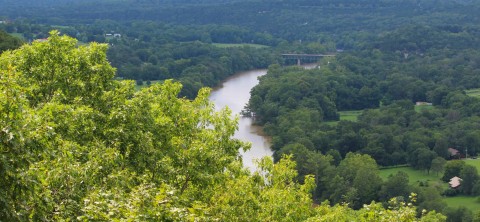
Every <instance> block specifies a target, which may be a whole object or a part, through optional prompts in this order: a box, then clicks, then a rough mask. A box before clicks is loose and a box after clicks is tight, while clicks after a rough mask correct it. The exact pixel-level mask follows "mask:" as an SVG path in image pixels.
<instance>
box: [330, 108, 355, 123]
mask: <svg viewBox="0 0 480 222" xmlns="http://www.w3.org/2000/svg"><path fill="white" fill-rule="evenodd" d="M362 112H363V110H350V111H338V114H339V115H340V120H347V121H353V122H356V121H357V119H358V116H359V115H360V114H362ZM326 123H327V124H328V125H330V126H336V125H337V123H338V121H329V122H326Z"/></svg>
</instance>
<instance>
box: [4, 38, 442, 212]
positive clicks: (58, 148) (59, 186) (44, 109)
mask: <svg viewBox="0 0 480 222" xmlns="http://www.w3.org/2000/svg"><path fill="white" fill-rule="evenodd" d="M76 45H77V41H76V40H75V39H72V38H69V37H66V36H59V35H58V33H57V32H52V33H51V37H50V38H49V40H48V41H47V42H34V43H33V44H32V45H25V46H23V47H21V48H20V49H18V50H15V51H11V52H6V53H4V54H2V55H1V56H0V83H1V84H0V90H1V92H2V93H1V94H0V126H1V128H0V177H1V178H2V180H0V188H1V190H0V220H1V221H193V220H195V221H211V220H219V221H251V220H255V221H301V220H308V221H332V220H337V221H338V220H348V221H415V220H419V219H417V218H416V213H415V208H414V207H412V206H409V205H405V204H393V205H392V208H389V209H384V208H383V207H382V206H381V205H380V204H375V203H373V204H371V205H366V206H364V208H362V209H360V210H358V211H354V210H352V209H350V208H348V206H342V205H336V206H334V207H331V206H329V205H328V204H327V203H324V204H321V205H320V206H316V207H314V204H313V202H312V198H311V191H312V189H313V188H314V178H313V177H310V176H308V177H306V179H305V181H304V183H303V184H300V183H298V182H296V180H295V178H296V177H297V172H296V171H295V163H294V162H293V161H292V160H291V156H285V158H284V159H282V160H281V161H280V162H279V163H277V164H274V163H273V161H272V160H271V159H269V158H267V159H263V160H261V161H260V162H259V167H260V169H261V171H260V172H256V173H254V174H251V173H250V172H249V171H248V170H246V169H243V168H242V164H241V158H240V156H239V152H238V150H239V149H241V148H243V149H248V144H246V143H243V142H240V141H238V140H236V139H232V138H231V137H232V135H233V133H234V131H235V129H236V128H237V125H236V123H237V120H236V119H231V117H230V115H231V112H230V111H229V110H228V109H224V110H222V111H220V112H215V111H214V108H213V105H212V103H211V102H209V101H208V90H207V89H202V90H201V91H200V92H199V94H198V97H197V98H196V99H195V100H186V99H182V98H178V93H179V92H180V90H181V85H180V84H178V83H174V82H172V81H166V82H165V83H164V84H156V85H153V86H151V87H149V88H144V89H142V90H141V91H139V92H135V89H134V83H133V82H131V81H122V82H120V81H115V80H113V77H114V73H115V70H114V69H113V68H112V67H111V66H110V64H109V63H108V61H107V60H106V49H107V48H106V45H102V44H90V45H88V46H80V47H77V46H76ZM421 220H422V221H442V220H445V218H444V217H443V216H442V215H440V214H436V213H435V212H430V213H428V214H425V215H423V217H422V218H421Z"/></svg>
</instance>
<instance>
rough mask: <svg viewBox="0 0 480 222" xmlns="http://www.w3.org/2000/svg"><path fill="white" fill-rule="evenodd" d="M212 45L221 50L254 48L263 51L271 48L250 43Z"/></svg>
mask: <svg viewBox="0 0 480 222" xmlns="http://www.w3.org/2000/svg"><path fill="white" fill-rule="evenodd" d="M212 45H214V46H216V47H219V48H232V47H244V46H248V47H252V48H256V49H261V48H269V47H270V46H267V45H260V44H250V43H241V44H230V43H212Z"/></svg>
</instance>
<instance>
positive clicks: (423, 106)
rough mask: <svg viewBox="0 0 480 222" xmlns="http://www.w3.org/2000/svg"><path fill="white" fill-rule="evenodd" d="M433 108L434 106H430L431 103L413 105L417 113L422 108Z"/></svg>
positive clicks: (422, 109)
mask: <svg viewBox="0 0 480 222" xmlns="http://www.w3.org/2000/svg"><path fill="white" fill-rule="evenodd" d="M433 109H435V107H434V106H431V105H416V106H415V111H416V112H417V113H419V112H422V111H424V110H433Z"/></svg>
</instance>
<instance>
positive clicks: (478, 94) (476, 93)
mask: <svg viewBox="0 0 480 222" xmlns="http://www.w3.org/2000/svg"><path fill="white" fill-rule="evenodd" d="M465 93H467V96H471V97H475V98H480V88H478V89H469V90H465Z"/></svg>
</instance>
